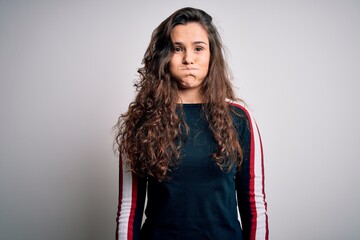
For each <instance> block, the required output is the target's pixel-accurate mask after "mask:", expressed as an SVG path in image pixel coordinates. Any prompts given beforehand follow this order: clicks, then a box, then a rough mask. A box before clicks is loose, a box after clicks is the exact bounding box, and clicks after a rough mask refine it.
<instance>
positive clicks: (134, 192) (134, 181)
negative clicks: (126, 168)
mask: <svg viewBox="0 0 360 240" xmlns="http://www.w3.org/2000/svg"><path fill="white" fill-rule="evenodd" d="M137 185H138V183H137V177H133V178H132V197H131V208H130V209H131V210H130V215H129V226H128V239H129V240H132V239H133V233H134V218H135V210H136V200H137V191H138V190H137Z"/></svg>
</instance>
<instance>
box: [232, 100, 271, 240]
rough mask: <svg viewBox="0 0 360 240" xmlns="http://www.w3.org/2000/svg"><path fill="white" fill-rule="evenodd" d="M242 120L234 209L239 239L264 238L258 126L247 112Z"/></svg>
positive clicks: (266, 231) (264, 205)
mask: <svg viewBox="0 0 360 240" xmlns="http://www.w3.org/2000/svg"><path fill="white" fill-rule="evenodd" d="M236 107H238V108H240V109H241V110H242V111H243V112H244V113H245V118H244V119H242V121H241V122H242V124H241V125H242V127H241V129H239V130H241V132H239V138H240V143H241V146H242V148H243V162H242V165H241V168H240V170H239V171H238V173H237V175H236V188H237V198H238V208H239V213H240V217H241V224H242V229H243V239H246V240H267V239H268V238H269V228H268V215H267V203H266V199H265V187H264V180H265V178H264V158H263V149H262V142H261V137H260V133H259V129H258V126H257V124H256V122H255V120H254V118H253V117H252V116H251V114H250V113H249V111H248V110H247V109H246V108H245V107H242V106H240V105H239V106H236Z"/></svg>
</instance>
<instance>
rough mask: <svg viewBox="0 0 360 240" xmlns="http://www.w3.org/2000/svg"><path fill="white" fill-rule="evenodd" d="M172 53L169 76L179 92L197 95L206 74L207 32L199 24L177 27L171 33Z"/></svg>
mask: <svg viewBox="0 0 360 240" xmlns="http://www.w3.org/2000/svg"><path fill="white" fill-rule="evenodd" d="M171 40H172V44H173V49H174V53H173V56H172V58H171V60H170V73H171V76H172V77H173V78H174V79H175V80H176V81H177V83H178V86H179V91H182V92H191V93H192V94H199V92H200V89H201V85H202V83H203V81H204V79H205V77H206V76H207V74H208V70H209V62H210V45H209V39H208V36H207V32H206V31H205V29H204V28H203V27H202V26H201V25H200V24H199V23H187V24H185V25H177V26H175V27H174V28H173V30H172V33H171Z"/></svg>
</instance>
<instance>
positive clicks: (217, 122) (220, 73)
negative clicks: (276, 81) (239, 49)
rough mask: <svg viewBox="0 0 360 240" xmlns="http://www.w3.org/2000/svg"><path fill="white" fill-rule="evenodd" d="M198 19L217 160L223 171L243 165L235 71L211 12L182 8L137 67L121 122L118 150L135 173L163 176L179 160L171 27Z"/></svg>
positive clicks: (163, 26) (158, 33) (206, 107)
mask: <svg viewBox="0 0 360 240" xmlns="http://www.w3.org/2000/svg"><path fill="white" fill-rule="evenodd" d="M189 22H196V23H199V24H201V25H202V26H203V27H204V29H205V30H206V31H207V34H208V38H209V43H210V63H209V72H208V75H207V77H206V78H205V79H204V81H203V85H202V88H201V91H202V94H203V96H204V99H205V100H206V103H205V104H204V110H205V113H206V117H207V120H208V122H209V128H210V130H211V132H212V133H213V137H214V139H215V142H216V145H217V151H216V152H214V153H213V154H212V157H213V159H214V161H216V163H217V165H218V166H219V167H220V168H221V169H222V170H223V171H227V170H229V169H230V168H231V167H233V166H234V165H235V166H239V165H240V163H241V159H242V149H241V147H240V144H239V141H238V139H237V137H236V130H235V127H234V125H233V122H232V117H231V114H230V106H229V104H228V103H226V102H225V99H226V98H228V99H231V100H235V99H236V98H235V95H234V92H233V89H232V85H231V83H230V75H229V71H228V67H227V64H226V62H225V60H224V55H223V47H222V43H221V38H220V36H219V33H218V31H217V29H216V27H215V26H214V24H213V23H212V18H211V16H210V15H208V14H207V13H206V12H204V11H202V10H200V9H195V8H189V7H188V8H183V9H180V10H178V11H176V12H174V13H173V14H172V15H171V16H169V17H168V18H167V19H165V20H164V21H163V22H162V23H161V24H160V25H159V26H158V27H157V28H156V29H155V30H154V32H153V33H152V36H151V41H150V44H149V46H148V48H147V50H146V52H145V55H144V58H143V61H142V63H143V67H141V68H140V69H139V70H138V73H139V80H138V82H137V83H136V84H135V87H136V90H137V92H138V93H137V96H136V98H135V100H134V101H133V102H132V103H130V105H129V109H128V111H127V112H126V113H125V114H122V115H121V116H120V117H119V119H118V122H117V124H116V126H115V127H116V129H117V135H116V138H115V141H116V144H117V146H118V147H117V148H118V150H119V152H120V153H121V154H124V155H125V156H126V163H127V165H128V167H129V169H130V170H131V171H133V172H134V173H136V174H138V175H139V176H153V177H155V178H157V179H158V180H159V181H161V180H164V179H165V178H166V176H167V173H168V170H169V168H170V167H171V166H174V165H176V164H177V162H178V159H179V155H180V150H181V136H182V134H186V132H185V133H184V131H183V130H181V129H182V126H184V125H185V129H187V127H186V124H184V123H183V122H182V121H181V120H180V118H179V114H178V112H177V108H179V107H181V105H178V104H177V101H178V95H177V92H178V86H177V83H176V81H175V80H174V79H172V77H171V74H170V71H169V62H170V59H171V57H172V54H173V45H172V41H171V31H172V29H173V28H174V27H175V26H176V25H179V24H186V23H189Z"/></svg>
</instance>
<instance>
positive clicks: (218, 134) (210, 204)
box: [116, 8, 268, 240]
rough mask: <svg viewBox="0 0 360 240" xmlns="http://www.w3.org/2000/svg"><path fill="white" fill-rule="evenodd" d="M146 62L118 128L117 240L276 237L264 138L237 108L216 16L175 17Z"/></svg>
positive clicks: (188, 13)
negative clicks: (214, 20) (267, 196)
mask: <svg viewBox="0 0 360 240" xmlns="http://www.w3.org/2000/svg"><path fill="white" fill-rule="evenodd" d="M143 65H144V66H143V67H142V68H140V69H139V71H138V72H139V74H140V80H139V82H138V83H137V84H136V87H137V91H138V94H137V96H136V98H135V101H134V102H132V103H131V104H130V106H129V109H128V111H127V112H126V113H125V114H123V115H121V117H120V118H119V121H118V124H117V125H116V126H117V128H118V134H117V137H116V142H117V144H118V146H119V147H118V149H119V152H120V191H119V204H118V214H117V229H116V239H121V240H125V239H141V240H148V239H155V240H162V239H164V240H172V239H181V240H187V239H189V240H190V239H191V240H202V239H214V240H228V239H231V240H233V239H268V225H267V212H266V201H265V192H264V169H263V158H262V147H261V140H260V135H259V132H258V129H257V126H256V124H255V121H254V119H253V118H252V117H251V115H250V113H249V112H248V111H247V110H246V109H245V108H244V107H243V105H242V104H240V103H236V102H235V100H236V98H235V95H234V92H233V89H232V86H231V83H230V80H229V74H228V70H227V66H226V63H225V61H224V57H223V49H222V44H221V41H220V36H219V34H218V32H217V30H216V28H215V26H214V25H213V23H212V18H211V17H210V16H209V15H208V14H207V13H205V12H204V11H202V10H199V9H194V8H183V9H180V10H178V11H176V12H175V13H173V14H172V15H171V16H170V17H168V18H167V19H166V20H164V21H163V22H162V23H161V24H160V25H159V26H158V27H157V28H156V29H155V30H154V32H153V34H152V36H151V42H150V44H149V46H148V48H147V50H146V52H145V55H144V59H143ZM146 193H147V204H146V210H145V214H146V220H145V222H144V224H143V225H142V216H143V210H144V205H145V199H146ZM238 210H239V213H240V217H238ZM240 219H241V220H240ZM240 221H241V223H240Z"/></svg>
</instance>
